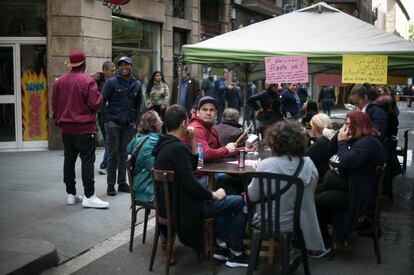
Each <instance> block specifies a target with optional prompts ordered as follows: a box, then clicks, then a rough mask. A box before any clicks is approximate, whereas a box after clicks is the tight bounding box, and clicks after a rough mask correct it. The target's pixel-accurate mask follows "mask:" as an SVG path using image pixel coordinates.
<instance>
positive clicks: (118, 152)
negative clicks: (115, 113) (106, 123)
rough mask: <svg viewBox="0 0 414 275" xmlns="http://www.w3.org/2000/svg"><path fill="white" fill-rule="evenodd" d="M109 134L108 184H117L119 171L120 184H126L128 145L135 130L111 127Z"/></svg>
mask: <svg viewBox="0 0 414 275" xmlns="http://www.w3.org/2000/svg"><path fill="white" fill-rule="evenodd" d="M107 134H108V151H109V155H108V174H107V183H108V184H115V183H116V180H117V177H116V170H117V169H118V184H126V183H127V182H126V166H125V161H126V160H127V158H128V153H127V145H128V143H129V142H130V141H131V139H132V136H133V135H134V128H132V127H127V128H118V127H109V128H108V133H107Z"/></svg>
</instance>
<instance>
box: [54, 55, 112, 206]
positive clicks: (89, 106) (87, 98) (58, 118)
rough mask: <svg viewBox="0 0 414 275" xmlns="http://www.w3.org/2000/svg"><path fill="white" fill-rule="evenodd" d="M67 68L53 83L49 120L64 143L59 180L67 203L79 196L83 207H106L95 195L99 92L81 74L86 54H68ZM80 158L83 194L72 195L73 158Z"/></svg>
mask: <svg viewBox="0 0 414 275" xmlns="http://www.w3.org/2000/svg"><path fill="white" fill-rule="evenodd" d="M69 60H70V63H69V64H68V67H69V68H71V70H70V72H68V73H66V74H64V75H63V76H61V77H59V79H57V80H56V82H55V84H54V85H53V94H52V110H53V120H54V121H55V123H56V125H57V126H58V127H59V128H60V129H61V131H62V140H63V146H64V158H65V159H64V164H63V181H64V183H65V185H66V192H67V193H68V197H67V204H68V205H74V204H76V203H78V202H80V201H81V200H82V206H83V207H91V208H107V207H108V206H109V203H108V202H105V201H102V200H100V199H99V198H98V197H97V196H96V195H95V176H94V174H95V173H94V163H95V148H96V126H95V124H96V112H97V111H98V110H99V107H100V106H101V105H102V96H101V95H100V94H99V92H98V87H97V85H96V82H95V81H94V80H93V78H92V77H90V76H89V75H87V74H85V73H84V72H85V68H86V57H85V54H84V53H83V52H81V51H74V52H72V53H71V54H70V56H69ZM78 155H79V156H80V159H81V161H82V182H83V188H84V196H83V197H80V196H77V195H76V180H75V179H76V176H75V162H76V159H77V158H78Z"/></svg>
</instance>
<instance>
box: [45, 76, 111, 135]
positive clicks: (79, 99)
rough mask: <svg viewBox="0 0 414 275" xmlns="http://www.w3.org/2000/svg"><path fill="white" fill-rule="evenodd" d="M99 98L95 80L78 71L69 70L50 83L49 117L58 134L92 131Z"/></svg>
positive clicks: (93, 131) (79, 133) (100, 102)
mask: <svg viewBox="0 0 414 275" xmlns="http://www.w3.org/2000/svg"><path fill="white" fill-rule="evenodd" d="M102 102H103V98H102V96H101V95H100V94H99V92H98V86H97V85H96V82H95V80H93V79H92V77H90V76H88V75H87V74H85V73H83V72H82V71H78V70H76V71H70V72H68V73H66V74H64V75H63V76H61V77H59V79H58V80H56V82H55V84H54V85H53V94H52V109H53V119H54V121H55V123H56V125H57V126H58V127H60V128H61V130H62V133H65V134H75V135H86V134H95V133H96V124H95V121H96V112H97V110H98V109H99V107H100V106H101V105H102Z"/></svg>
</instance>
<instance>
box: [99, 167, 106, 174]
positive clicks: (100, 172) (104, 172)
mask: <svg viewBox="0 0 414 275" xmlns="http://www.w3.org/2000/svg"><path fill="white" fill-rule="evenodd" d="M98 174H99V175H106V169H102V168H101V169H99V172H98Z"/></svg>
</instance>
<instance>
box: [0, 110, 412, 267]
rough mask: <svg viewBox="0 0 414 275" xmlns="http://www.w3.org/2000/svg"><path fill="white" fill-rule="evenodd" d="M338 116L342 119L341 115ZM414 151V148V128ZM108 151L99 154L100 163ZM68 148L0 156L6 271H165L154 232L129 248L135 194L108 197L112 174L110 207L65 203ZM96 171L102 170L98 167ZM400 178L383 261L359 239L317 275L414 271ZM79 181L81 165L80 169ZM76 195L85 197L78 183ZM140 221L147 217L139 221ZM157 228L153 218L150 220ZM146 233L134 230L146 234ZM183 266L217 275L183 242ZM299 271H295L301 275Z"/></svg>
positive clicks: (408, 211)
mask: <svg viewBox="0 0 414 275" xmlns="http://www.w3.org/2000/svg"><path fill="white" fill-rule="evenodd" d="M334 115H335V116H336V115H339V116H342V115H344V112H342V111H340V112H338V114H336V113H335V112H334ZM413 118H414V109H404V108H402V110H401V115H400V121H401V123H400V129H403V128H405V127H410V128H411V129H414V120H413ZM409 139H410V142H409V148H410V149H412V148H414V135H413V131H411V132H410V137H409ZM102 153H103V152H102V151H97V161H96V164H98V163H99V162H100V160H101V158H102ZM62 166H63V152H62V151H45V152H0V207H1V208H2V209H3V211H1V214H0V218H1V222H0V234H1V236H2V238H1V240H0V274H7V273H10V272H12V271H14V274H36V273H38V272H40V271H41V270H45V269H46V268H48V267H50V266H53V265H56V264H57V263H59V266H58V267H56V268H51V269H49V270H47V271H45V272H44V274H46V275H48V274H73V273H75V274H120V273H122V274H136V273H138V274H161V273H163V272H164V267H163V264H162V262H161V261H160V259H159V257H158V256H157V258H156V263H155V266H154V272H153V273H149V272H148V271H147V270H148V262H149V258H150V249H151V244H152V238H153V228H152V227H151V226H150V228H149V229H148V237H147V242H146V244H142V243H141V238H140V236H137V238H136V240H135V243H134V250H133V252H132V253H130V252H129V251H128V244H127V242H128V240H129V231H128V230H127V229H128V227H129V222H130V212H129V200H130V197H129V194H118V195H117V196H116V197H108V196H106V176H101V175H97V173H96V178H95V179H96V184H95V187H96V194H97V195H98V196H99V197H100V198H102V199H104V200H108V201H109V202H110V203H111V205H110V209H108V210H95V209H83V208H82V206H81V205H75V206H68V205H66V193H65V187H64V184H63V182H62ZM96 166H97V165H96ZM407 172H408V173H407V175H405V176H404V177H402V176H399V177H398V178H397V179H396V181H395V184H394V186H395V190H394V194H395V203H394V205H390V204H385V206H384V212H383V223H382V226H383V235H382V238H381V248H382V252H383V264H382V265H379V266H378V265H377V264H376V262H375V256H374V251H373V247H372V241H371V240H370V239H366V238H361V237H358V236H354V237H353V238H352V239H351V240H350V246H349V247H340V248H339V251H338V255H337V257H336V258H335V260H334V261H333V262H329V261H327V260H326V259H320V260H311V270H312V272H313V274H332V273H333V272H335V273H338V274H337V275H340V274H414V264H413V263H414V261H413V240H414V238H413V228H414V215H413V210H414V207H413V183H414V180H413V179H414V170H413V169H412V166H409V167H408V168H407ZM77 175H78V178H79V177H80V161H78V165H77ZM77 187H78V194H83V188H82V185H81V182H78V184H77ZM139 219H140V220H141V219H142V217H139ZM151 223H152V224H153V221H151ZM141 231H142V230H141V228H140V227H139V228H138V229H137V230H136V234H140V232H141ZM175 253H176V254H175V255H176V258H177V260H178V264H177V265H176V266H173V267H172V268H171V274H206V273H211V270H210V266H209V265H208V262H207V261H203V262H202V263H201V265H200V266H199V265H198V264H197V261H196V259H195V255H194V253H193V252H192V251H191V249H188V248H185V247H182V246H180V245H177V249H176V251H175ZM217 269H218V272H219V273H221V274H236V273H237V274H239V273H240V272H245V270H244V269H237V268H236V269H228V268H226V267H224V265H222V264H219V263H218V266H217ZM275 269H277V265H276V266H267V265H260V268H259V272H258V274H268V272H269V271H273V270H275ZM302 273H303V269H302V268H301V267H299V269H298V271H297V272H296V274H302Z"/></svg>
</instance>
